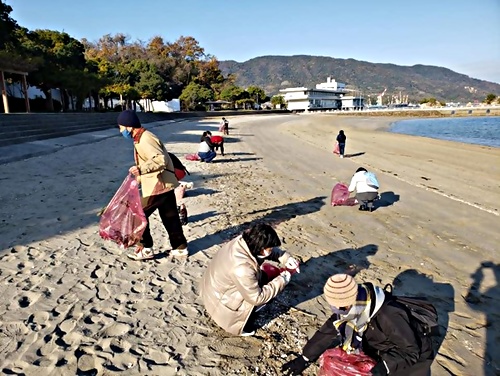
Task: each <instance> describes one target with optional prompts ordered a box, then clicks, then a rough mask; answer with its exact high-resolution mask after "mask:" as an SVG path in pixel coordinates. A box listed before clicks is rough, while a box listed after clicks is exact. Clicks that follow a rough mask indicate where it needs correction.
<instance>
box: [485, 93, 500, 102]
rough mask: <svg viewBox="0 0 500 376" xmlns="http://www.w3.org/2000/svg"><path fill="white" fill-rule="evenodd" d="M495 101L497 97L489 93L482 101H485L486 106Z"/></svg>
mask: <svg viewBox="0 0 500 376" xmlns="http://www.w3.org/2000/svg"><path fill="white" fill-rule="evenodd" d="M495 99H497V96H496V95H495V94H492V93H490V94H488V95H487V96H486V99H485V100H484V101H485V102H486V103H487V104H491V103H493V101H494V100H495Z"/></svg>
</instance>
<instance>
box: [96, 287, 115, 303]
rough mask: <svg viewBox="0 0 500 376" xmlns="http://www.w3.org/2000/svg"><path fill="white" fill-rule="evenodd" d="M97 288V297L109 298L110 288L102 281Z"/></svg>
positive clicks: (101, 298)
mask: <svg viewBox="0 0 500 376" xmlns="http://www.w3.org/2000/svg"><path fill="white" fill-rule="evenodd" d="M96 288H97V294H96V295H97V298H98V299H100V300H108V299H109V298H110V296H111V294H110V292H109V290H108V288H107V287H106V285H105V284H104V283H101V284H100V285H99V286H97V287H96Z"/></svg>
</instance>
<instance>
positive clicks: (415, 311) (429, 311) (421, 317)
mask: <svg viewBox="0 0 500 376" xmlns="http://www.w3.org/2000/svg"><path fill="white" fill-rule="evenodd" d="M384 291H385V292H386V294H387V295H388V296H389V299H391V301H394V302H396V303H398V304H399V305H401V306H402V307H403V308H404V309H405V310H406V312H407V313H408V316H409V317H410V322H411V323H412V324H413V326H414V328H415V329H416V331H417V332H418V333H419V334H420V335H422V336H424V337H433V336H439V335H440V333H439V332H440V331H439V324H438V319H439V316H438V313H437V310H436V307H434V305H432V303H431V302H429V300H428V299H427V298H424V297H409V296H397V295H393V294H392V285H391V284H387V285H385V287H384Z"/></svg>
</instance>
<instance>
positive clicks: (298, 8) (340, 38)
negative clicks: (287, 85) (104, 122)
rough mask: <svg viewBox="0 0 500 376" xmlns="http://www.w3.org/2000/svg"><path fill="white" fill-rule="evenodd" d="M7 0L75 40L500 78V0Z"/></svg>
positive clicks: (17, 11)
mask: <svg viewBox="0 0 500 376" xmlns="http://www.w3.org/2000/svg"><path fill="white" fill-rule="evenodd" d="M3 1H4V2H6V3H7V4H9V5H10V6H11V7H12V8H13V9H14V10H13V12H12V13H11V17H12V18H14V19H15V20H16V21H17V22H18V24H19V25H21V26H24V27H27V28H28V29H51V30H58V31H65V32H67V33H68V34H70V35H71V36H72V37H74V38H77V39H81V38H87V39H88V40H90V41H95V40H98V39H99V38H100V37H101V36H103V35H105V34H116V33H124V34H126V35H128V36H130V38H131V39H132V40H135V39H139V40H143V41H148V40H149V39H150V38H151V37H153V36H156V35H160V36H162V37H163V38H164V40H165V41H170V42H173V41H175V40H176V39H177V38H179V37H180V36H181V35H183V36H192V37H194V38H196V40H197V41H198V42H199V44H200V46H201V47H203V48H204V49H205V52H206V53H207V54H210V55H213V56H215V57H217V58H218V59H219V60H236V61H238V62H243V61H246V60H249V59H252V58H254V57H258V56H265V55H285V56H291V55H315V56H330V57H335V58H345V59H348V58H352V59H356V60H363V61H369V62H372V63H392V64H398V65H414V64H426V65H435V66H442V67H446V68H450V69H452V70H454V71H456V72H459V73H463V74H466V75H468V76H471V77H473V78H479V79H483V80H487V81H492V82H497V83H500V0H474V1H472V0H419V1H401V0H378V1H373V0H357V1H356V0H355V1H348V0H315V1H304V0H286V1H285V0H274V1H270V0H266V1H264V0H253V1H243V0H218V1H209V0H183V1H181V0H178V1H172V0H141V1H131V0H120V1H117V0H84V1H76V0H65V1H63V0H3ZM335 78H336V79H337V80H338V81H341V80H342V77H335ZM323 79H324V78H323V77H318V82H320V81H321V80H323Z"/></svg>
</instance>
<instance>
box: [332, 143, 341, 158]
mask: <svg viewBox="0 0 500 376" xmlns="http://www.w3.org/2000/svg"><path fill="white" fill-rule="evenodd" d="M333 154H337V155H340V145H339V143H338V142H337V143H336V144H335V148H333Z"/></svg>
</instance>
